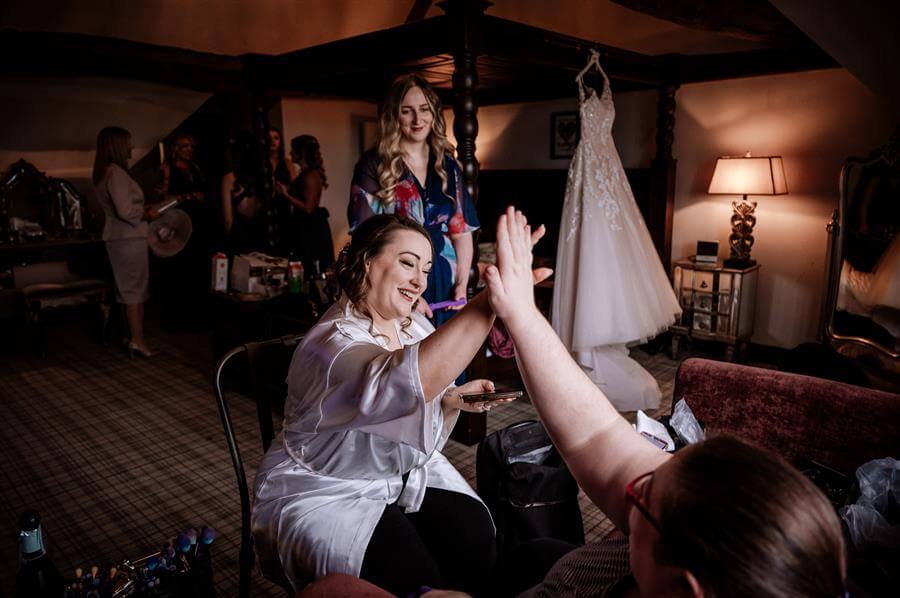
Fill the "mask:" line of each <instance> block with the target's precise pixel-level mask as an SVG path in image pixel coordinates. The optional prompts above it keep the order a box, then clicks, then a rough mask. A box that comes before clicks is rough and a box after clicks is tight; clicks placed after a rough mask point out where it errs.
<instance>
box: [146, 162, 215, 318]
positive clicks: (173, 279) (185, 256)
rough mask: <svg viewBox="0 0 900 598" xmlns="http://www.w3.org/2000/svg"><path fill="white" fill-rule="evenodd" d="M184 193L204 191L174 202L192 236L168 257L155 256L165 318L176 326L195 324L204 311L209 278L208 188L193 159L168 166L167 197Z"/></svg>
mask: <svg viewBox="0 0 900 598" xmlns="http://www.w3.org/2000/svg"><path fill="white" fill-rule="evenodd" d="M186 193H197V194H204V199H203V200H202V201H201V200H195V199H190V200H187V201H183V202H181V203H179V204H177V205H176V206H175V207H174V208H170V209H173V210H181V211H183V212H184V213H185V214H187V215H188V217H189V218H190V219H191V227H192V232H191V238H190V240H189V241H188V243H187V245H185V247H184V249H182V250H181V251H179V252H178V253H177V254H176V255H174V256H172V257H168V258H156V259H155V260H154V262H156V270H157V272H158V274H157V283H158V294H156V296H157V297H159V299H160V304H161V307H162V310H163V315H164V321H165V322H166V323H169V324H171V325H173V326H174V327H176V328H183V327H184V326H183V324H188V323H195V322H197V321H198V320H199V319H201V316H202V314H203V313H204V312H205V302H206V289H207V287H208V286H209V280H210V263H211V261H210V251H209V247H208V245H209V237H208V232H209V222H208V220H209V208H208V202H209V190H208V189H207V185H206V179H205V177H204V176H203V173H202V171H201V170H200V168H199V167H198V166H197V165H196V164H195V163H193V162H190V163H188V167H187V168H185V169H181V168H178V167H176V166H174V165H170V166H169V180H168V186H167V187H166V189H165V195H166V196H167V197H171V196H180V195H184V194H186Z"/></svg>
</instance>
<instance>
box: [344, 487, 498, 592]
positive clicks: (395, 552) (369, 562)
mask: <svg viewBox="0 0 900 598" xmlns="http://www.w3.org/2000/svg"><path fill="white" fill-rule="evenodd" d="M496 558H497V549H496V545H495V542H494V528H493V526H492V524H491V518H490V515H489V514H488V510H487V508H485V506H484V505H482V504H481V503H480V502H478V501H477V500H475V499H474V498H471V497H469V496H466V495H465V494H460V493H459V492H450V491H448V490H441V489H438V488H428V490H427V491H426V492H425V499H424V500H423V501H422V508H421V509H419V511H418V512H417V513H409V514H406V513H404V512H403V510H402V509H401V508H400V507H398V506H397V505H394V504H392V505H388V506H387V507H385V509H384V513H383V514H382V515H381V519H379V520H378V525H377V526H376V527H375V532H374V533H373V534H372V539H371V540H369V546H368V547H367V548H366V555H365V557H364V558H363V564H362V569H361V570H360V574H359V576H360V577H361V578H362V579H365V580H366V581H369V582H371V583H374V584H375V585H377V586H379V587H381V588H383V589H385V590H387V591H389V592H391V593H392V594H396V595H397V596H406V595H408V594H409V593H411V592H415V591H417V590H418V589H419V588H420V587H422V586H428V587H431V588H441V589H452V590H462V591H464V592H468V593H470V594H478V593H480V592H482V591H483V590H484V589H485V587H486V584H487V582H488V581H489V579H490V577H491V574H492V572H493V569H494V562H495V561H496Z"/></svg>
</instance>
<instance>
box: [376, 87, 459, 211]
mask: <svg viewBox="0 0 900 598" xmlns="http://www.w3.org/2000/svg"><path fill="white" fill-rule="evenodd" d="M413 87H418V88H419V89H421V90H422V93H423V94H424V96H425V101H426V103H427V104H428V108H429V109H430V110H431V114H432V117H433V120H432V124H431V133H430V134H429V135H428V145H429V146H430V147H431V153H432V154H433V155H434V170H435V173H436V174H437V175H438V177H440V179H441V191H442V192H443V193H444V195H447V172H446V171H445V170H444V156H450V158H451V159H453V152H454V151H455V150H456V148H455V147H453V144H452V143H450V141H449V140H448V139H447V126H446V124H445V123H444V115H443V112H442V107H441V99H440V98H439V97H438V95H437V93H435V91H434V89H432V87H431V85H429V84H428V82H427V81H425V79H423V78H422V77H420V76H418V75H402V76H400V77H397V78H396V79H395V80H394V82H393V84H392V85H391V88H390V90H389V91H388V94H387V97H386V98H385V100H384V104H383V105H382V107H381V113H380V115H379V119H378V125H379V126H378V129H379V135H378V144H377V146H376V148H377V152H378V157H379V158H381V163H380V164H379V165H378V183H379V187H380V190H379V191H378V193H377V195H378V197H380V198H381V199H382V200H383V201H384V202H385V203H391V202H393V201H394V188H395V187H396V186H397V185H398V184H399V183H400V179H401V178H402V177H403V169H404V165H403V150H402V149H401V148H400V141H401V139H402V137H403V134H402V133H401V132H400V105H401V104H402V103H403V98H404V97H406V94H407V92H409V90H410V89H412V88H413ZM448 197H449V196H448ZM451 199H453V198H452V197H451Z"/></svg>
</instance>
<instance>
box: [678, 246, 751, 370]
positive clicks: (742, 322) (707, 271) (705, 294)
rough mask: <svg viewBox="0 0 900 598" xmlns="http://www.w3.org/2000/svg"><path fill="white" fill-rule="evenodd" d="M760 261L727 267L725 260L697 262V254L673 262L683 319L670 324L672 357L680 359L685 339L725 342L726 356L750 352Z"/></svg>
mask: <svg viewBox="0 0 900 598" xmlns="http://www.w3.org/2000/svg"><path fill="white" fill-rule="evenodd" d="M759 268H760V267H759V264H756V265H753V266H750V267H748V268H726V267H725V266H724V264H723V263H722V261H721V260H720V261H718V262H716V263H710V262H695V261H694V260H693V258H689V259H686V260H679V261H676V262H675V263H674V264H673V272H672V275H673V276H672V284H673V286H674V288H675V295H676V296H677V297H678V302H679V303H680V304H681V309H682V314H681V319H680V320H679V321H676V322H675V324H674V325H673V326H672V327H671V328H670V330H671V332H672V358H673V359H677V357H678V350H679V346H680V343H681V341H682V339H686V340H687V341H688V342H690V341H691V340H692V339H695V338H696V339H701V340H706V341H717V342H722V343H725V345H726V347H725V358H726V359H727V360H728V361H734V360H735V354H737V358H738V360H739V361H742V360H743V359H744V357H745V356H746V349H747V344H748V343H749V342H750V337H751V336H752V335H753V319H754V315H755V311H756V286H757V284H758V281H759Z"/></svg>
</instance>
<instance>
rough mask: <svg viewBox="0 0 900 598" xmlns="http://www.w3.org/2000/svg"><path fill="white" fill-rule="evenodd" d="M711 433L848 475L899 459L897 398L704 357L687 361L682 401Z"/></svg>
mask: <svg viewBox="0 0 900 598" xmlns="http://www.w3.org/2000/svg"><path fill="white" fill-rule="evenodd" d="M682 398H683V399H686V400H687V404H688V406H690V408H691V410H692V411H693V412H694V415H696V417H697V419H698V420H699V421H700V423H701V424H702V425H703V426H704V427H705V428H706V429H707V433H708V434H709V433H711V432H728V433H732V434H735V435H736V436H739V437H741V438H744V439H745V440H748V441H751V442H753V443H755V444H757V445H761V446H764V447H767V448H769V449H771V450H774V451H776V452H777V453H779V454H781V455H782V456H784V457H785V458H786V459H788V460H789V461H797V460H799V459H804V458H805V459H812V460H815V461H818V462H819V463H822V464H825V465H828V466H830V467H832V468H834V469H837V470H838V471H841V472H844V473H846V474H850V475H853V474H854V472H855V470H856V468H857V467H859V466H860V465H862V464H863V463H865V462H866V461H869V460H871V459H877V458H879V457H894V458H900V395H897V394H892V393H888V392H883V391H880V390H873V389H870V388H863V387H861V386H852V385H850V384H843V383H840V382H833V381H831V380H825V379H823V378H811V377H809V376H801V375H799V374H790V373H787V372H779V371H776V370H765V369H760V368H754V367H749V366H744V365H737V364H733V363H724V362H719V361H710V360H707V359H696V358H691V359H686V360H685V361H684V362H682V364H681V366H680V367H679V368H678V373H677V374H676V377H675V390H674V394H673V400H672V403H673V406H674V404H675V403H676V402H677V401H679V400H680V399H682Z"/></svg>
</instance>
